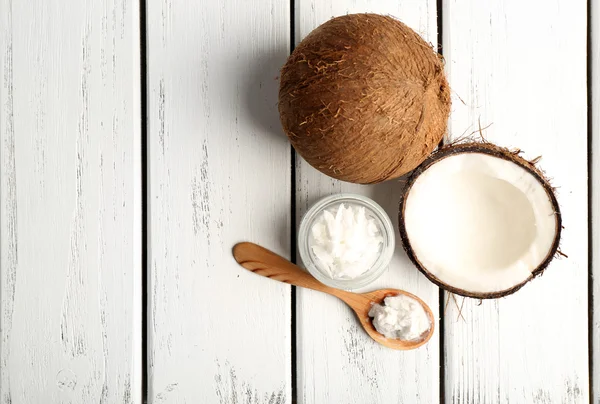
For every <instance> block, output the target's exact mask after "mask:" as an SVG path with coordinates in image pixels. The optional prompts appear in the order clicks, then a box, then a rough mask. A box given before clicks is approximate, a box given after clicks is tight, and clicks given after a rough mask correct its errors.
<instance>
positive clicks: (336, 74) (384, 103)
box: [279, 14, 450, 184]
mask: <svg viewBox="0 0 600 404" xmlns="http://www.w3.org/2000/svg"><path fill="white" fill-rule="evenodd" d="M449 113H450V90H449V88H448V83H447V81H446V77H445V76H444V70H443V64H442V61H441V59H440V57H439V56H438V55H437V53H436V52H434V51H433V50H432V48H431V47H430V45H429V44H427V43H426V42H425V41H424V40H423V39H422V38H421V37H420V36H419V35H418V34H417V33H416V32H414V31H413V30H412V29H410V28H409V27H407V26H406V25H404V24H403V23H401V22H400V21H398V20H395V19H394V18H392V17H388V16H382V15H377V14H352V15H346V16H342V17H337V18H334V19H332V20H330V21H328V22H326V23H324V24H323V25H321V26H319V27H318V28H316V29H315V30H314V31H312V32H311V33H310V34H309V35H308V36H307V37H306V38H305V39H304V40H303V41H302V42H301V43H300V44H299V45H298V46H297V47H296V49H295V50H294V52H293V53H292V54H291V55H290V57H289V58H288V60H287V62H286V64H285V65H284V66H283V69H282V71H281V84H280V88H279V114H280V117H281V123H282V125H283V129H284V130H285V132H286V134H287V135H288V137H289V138H290V140H291V142H292V145H293V146H294V148H295V149H296V151H297V152H298V153H299V154H300V155H301V156H302V157H303V158H304V159H305V160H306V161H307V162H308V163H309V164H311V165H312V166H313V167H315V168H316V169H317V170H319V171H321V172H323V173H324V174H327V175H329V176H331V177H334V178H337V179H340V180H343V181H349V182H355V183H361V184H370V183H377V182H381V181H385V180H389V179H392V178H397V177H400V176H401V175H403V174H405V173H407V172H409V171H411V170H413V169H414V168H416V167H417V166H418V165H419V164H421V163H422V162H423V161H424V160H425V158H426V157H427V156H428V155H429V154H430V153H431V152H432V151H433V150H434V149H435V147H436V146H437V145H438V144H439V142H440V140H441V139H442V137H443V135H444V133H445V131H446V125H447V121H448V115H449Z"/></svg>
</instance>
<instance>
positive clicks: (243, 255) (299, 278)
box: [233, 243, 348, 297]
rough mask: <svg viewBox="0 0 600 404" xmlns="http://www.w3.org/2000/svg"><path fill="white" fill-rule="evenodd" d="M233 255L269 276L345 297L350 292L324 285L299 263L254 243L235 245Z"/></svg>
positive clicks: (261, 273) (257, 271) (251, 267)
mask: <svg viewBox="0 0 600 404" xmlns="http://www.w3.org/2000/svg"><path fill="white" fill-rule="evenodd" d="M233 257H234V258H235V260H236V261H237V262H238V264H240V265H241V266H243V267H244V268H246V269H247V270H249V271H251V272H254V273H255V274H258V275H262V276H265V277H267V278H271V279H275V280H278V281H280V282H285V283H289V284H291V285H295V286H301V287H303V288H308V289H313V290H317V291H319V292H324V293H328V294H330V295H334V296H337V297H342V296H344V297H345V295H346V294H347V293H348V292H344V291H342V290H339V289H334V288H330V287H329V286H325V285H323V284H322V283H321V282H319V281H318V280H316V279H315V278H313V277H312V276H311V275H310V274H309V273H307V272H306V271H304V270H302V269H301V268H300V267H298V266H297V265H294V264H292V263H291V262H290V261H288V260H286V259H285V258H283V257H281V256H279V255H277V254H275V253H274V252H272V251H269V250H267V249H266V248H263V247H261V246H259V245H257V244H254V243H239V244H236V245H235V247H233Z"/></svg>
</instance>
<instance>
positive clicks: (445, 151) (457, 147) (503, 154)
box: [398, 142, 562, 299]
mask: <svg viewBox="0 0 600 404" xmlns="http://www.w3.org/2000/svg"><path fill="white" fill-rule="evenodd" d="M461 153H481V154H487V155H490V156H494V157H497V158H501V159H503V160H507V161H510V162H512V163H515V164H517V165H518V166H520V167H522V168H523V169H525V170H526V171H527V172H529V173H530V174H531V175H533V176H534V177H535V178H536V179H537V180H538V181H539V182H540V184H542V186H543V187H544V190H545V191H546V194H547V195H548V197H549V198H550V202H551V203H552V206H553V207H554V211H555V214H556V235H555V238H554V242H553V244H552V248H550V251H549V252H548V255H547V256H546V258H545V259H544V260H543V261H542V263H541V264H540V265H539V266H538V267H537V268H536V269H535V270H534V271H533V272H532V273H531V276H530V277H529V278H527V279H526V280H525V281H523V282H522V283H519V284H518V285H515V286H512V287H511V288H509V289H505V290H501V291H498V292H493V293H477V292H471V291H467V290H462V289H459V288H456V287H454V286H452V285H448V284H445V283H444V282H442V281H441V280H439V279H438V278H437V277H435V276H434V275H433V274H431V273H430V272H429V271H427V269H426V268H425V267H424V266H423V265H422V264H421V262H420V261H419V259H418V258H417V256H416V254H415V252H414V250H413V249H412V247H411V245H410V240H409V238H408V234H407V232H406V226H405V225H404V208H405V201H406V197H407V196H408V194H409V193H410V190H411V188H412V186H413V184H414V183H415V181H416V180H417V178H418V177H419V176H420V175H421V174H422V173H423V172H424V171H425V170H427V169H428V168H429V167H431V166H432V165H433V164H435V163H437V162H439V161H440V160H442V159H444V158H446V157H450V156H453V155H456V154H461ZM520 153H521V151H520V150H516V151H511V150H509V149H506V148H503V147H499V146H496V145H494V144H491V143H477V142H475V143H463V144H453V145H449V146H445V147H442V148H440V149H438V150H437V151H436V152H434V153H433V154H432V155H431V156H429V158H428V159H427V160H425V162H424V163H423V164H421V165H420V166H419V167H417V169H415V170H414V171H413V172H412V173H411V175H410V177H409V178H408V180H407V182H406V184H405V188H404V191H403V192H402V197H401V199H400V209H399V213H398V227H399V230H400V238H401V240H402V246H403V247H404V251H406V254H407V255H408V258H409V259H410V260H411V262H412V263H413V264H414V265H415V266H416V267H417V268H418V269H419V271H421V273H423V275H425V276H426V277H427V279H429V280H430V281H431V282H433V283H435V284H436V285H437V286H439V287H440V288H442V289H444V290H447V291H448V292H452V293H455V294H457V295H461V296H465V297H472V298H476V299H496V298H499V297H504V296H508V295H510V294H513V293H515V292H516V291H517V290H519V289H521V288H522V287H523V286H525V284H526V283H528V282H529V281H530V280H532V279H533V278H535V277H537V276H539V275H541V274H542V273H543V272H544V270H545V269H546V268H547V267H548V265H549V264H550V262H551V261H552V260H553V259H554V257H555V256H556V255H557V254H559V249H558V248H559V244H560V237H561V231H562V218H561V213H560V207H559V205H558V201H557V200H556V196H555V195H554V188H553V187H552V186H551V185H550V182H549V181H548V179H547V178H546V177H545V175H544V174H543V173H542V171H540V170H539V169H538V168H537V167H536V166H535V163H534V162H530V161H527V160H525V159H524V158H523V157H521V156H520V155H519V154H520Z"/></svg>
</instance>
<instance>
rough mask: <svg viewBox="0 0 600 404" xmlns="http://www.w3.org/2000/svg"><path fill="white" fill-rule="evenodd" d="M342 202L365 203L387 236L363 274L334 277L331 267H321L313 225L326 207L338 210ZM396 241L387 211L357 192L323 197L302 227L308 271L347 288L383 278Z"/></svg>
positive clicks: (301, 250) (300, 246) (300, 234)
mask: <svg viewBox="0 0 600 404" xmlns="http://www.w3.org/2000/svg"><path fill="white" fill-rule="evenodd" d="M342 203H343V204H344V205H346V206H360V207H364V208H365V213H366V215H367V217H368V218H372V219H374V222H375V224H376V226H377V228H378V229H379V233H380V234H381V236H382V239H383V242H382V244H381V247H380V250H379V256H378V257H377V259H376V260H375V262H374V263H373V264H372V265H371V267H370V268H369V269H368V270H366V271H365V272H364V273H363V274H361V275H359V276H358V277H356V278H352V279H343V278H341V279H333V278H332V277H331V275H330V274H329V273H328V271H327V269H325V268H321V267H320V265H319V260H318V258H317V257H316V256H315V254H314V253H313V251H312V249H311V248H310V239H311V237H312V235H311V229H312V227H313V224H314V222H315V220H316V219H317V218H319V217H320V216H321V215H322V214H323V211H325V210H329V211H333V210H337V208H338V206H339V205H340V204H342ZM395 245H396V243H395V236H394V227H393V225H392V221H391V220H390V218H389V216H388V215H387V213H385V211H384V210H383V208H382V207H381V206H379V205H378V204H377V203H376V202H375V201H373V200H372V199H370V198H367V197H365V196H362V195H356V194H337V195H331V196H328V197H326V198H323V199H321V200H320V201H318V202H317V203H315V204H314V205H313V206H312V207H311V208H310V209H309V210H308V211H307V212H306V213H305V214H304V216H303V217H302V220H301V221H300V228H299V231H298V250H299V253H300V258H301V259H302V263H303V264H304V266H305V268H306V269H307V270H308V272H310V274H311V275H312V276H314V277H315V278H316V279H317V280H319V281H320V282H321V283H323V284H325V285H327V286H331V287H334V288H338V289H344V290H352V289H358V288H362V287H364V286H366V285H368V284H369V283H371V282H373V281H374V280H376V279H377V278H379V277H380V276H381V275H382V274H383V272H385V270H386V269H387V267H388V265H389V263H390V261H391V259H392V256H393V254H394V248H395Z"/></svg>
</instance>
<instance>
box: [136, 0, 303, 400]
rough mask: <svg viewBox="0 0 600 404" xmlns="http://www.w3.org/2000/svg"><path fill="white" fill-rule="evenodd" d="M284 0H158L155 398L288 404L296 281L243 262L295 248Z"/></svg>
mask: <svg viewBox="0 0 600 404" xmlns="http://www.w3.org/2000/svg"><path fill="white" fill-rule="evenodd" d="M289 15H290V9H289V1H287V0H267V1H265V0H252V1H246V0H231V1H226V2H216V1H209V0H203V1H169V0H166V1H161V2H149V3H148V20H147V21H148V57H149V59H148V74H149V78H148V91H149V93H148V96H149V108H148V114H149V127H148V131H149V134H148V135H149V165H150V168H149V187H150V190H149V199H150V213H149V214H150V225H149V229H150V259H149V260H150V268H149V270H150V285H149V299H150V300H149V329H148V334H149V341H148V347H149V394H148V396H149V402H150V403H154V404H158V403H169V404H171V403H199V402H202V403H222V404H224V403H230V404H234V403H242V402H244V403H246V402H251V403H273V404H274V403H279V404H281V403H290V402H291V363H290V362H291V323H290V321H291V301H290V287H289V286H288V285H284V284H280V283H277V282H269V281H268V280H267V279H264V278H262V277H260V276H257V275H254V274H252V273H249V272H248V271H246V270H244V269H243V268H240V267H239V265H238V264H237V263H236V262H235V260H234V259H233V256H232V248H233V246H234V245H235V244H236V243H237V242H240V241H246V240H247V241H255V242H258V243H261V244H263V245H264V246H266V247H268V248H270V249H273V250H275V251H276V252H277V253H279V254H282V255H283V256H289V245H290V222H291V220H290V219H291V213H290V195H291V162H290V148H289V144H288V142H287V140H286V138H285V136H284V135H283V134H282V132H281V130H280V126H279V122H278V115H277V80H276V78H277V76H278V71H279V68H280V67H281V65H282V64H283V63H284V61H285V59H286V56H287V54H288V52H289V47H290V39H289V38H290V20H289Z"/></svg>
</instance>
